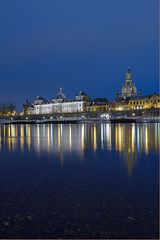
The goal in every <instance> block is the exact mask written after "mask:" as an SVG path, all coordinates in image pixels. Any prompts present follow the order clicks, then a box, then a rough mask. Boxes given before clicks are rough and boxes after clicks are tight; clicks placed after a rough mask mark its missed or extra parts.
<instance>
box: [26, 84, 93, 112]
mask: <svg viewBox="0 0 160 240" xmlns="http://www.w3.org/2000/svg"><path fill="white" fill-rule="evenodd" d="M89 100H90V98H89V97H88V96H87V94H86V93H84V92H82V91H81V92H80V94H79V95H77V96H76V98H75V99H74V100H69V99H67V98H66V95H65V94H64V92H63V89H62V88H60V91H59V92H58V94H57V96H56V97H55V98H53V99H52V101H51V102H48V101H47V100H45V99H44V98H42V97H37V98H36V99H35V100H34V101H33V102H26V104H24V112H25V113H27V114H52V113H78V112H84V111H85V108H86V105H87V102H88V101H89Z"/></svg>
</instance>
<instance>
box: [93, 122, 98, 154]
mask: <svg viewBox="0 0 160 240" xmlns="http://www.w3.org/2000/svg"><path fill="white" fill-rule="evenodd" d="M96 130H97V129H96V125H95V124H94V127H93V148H94V151H96V149H97V131H96Z"/></svg>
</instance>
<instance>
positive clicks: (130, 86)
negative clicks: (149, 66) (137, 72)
mask: <svg viewBox="0 0 160 240" xmlns="http://www.w3.org/2000/svg"><path fill="white" fill-rule="evenodd" d="M121 92H122V97H133V96H135V95H137V88H136V86H135V84H134V82H133V81H132V72H131V71H130V69H128V70H127V72H126V80H125V83H124V85H123V86H122V90H121Z"/></svg>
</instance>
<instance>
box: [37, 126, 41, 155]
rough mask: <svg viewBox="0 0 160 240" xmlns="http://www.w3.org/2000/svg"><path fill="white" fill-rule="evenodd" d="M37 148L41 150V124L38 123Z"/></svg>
mask: <svg viewBox="0 0 160 240" xmlns="http://www.w3.org/2000/svg"><path fill="white" fill-rule="evenodd" d="M37 150H38V152H40V125H39V124H37Z"/></svg>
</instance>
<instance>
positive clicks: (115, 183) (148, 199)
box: [0, 124, 160, 239]
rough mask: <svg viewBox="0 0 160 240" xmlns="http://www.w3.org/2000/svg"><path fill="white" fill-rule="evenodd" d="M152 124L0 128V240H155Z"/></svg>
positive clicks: (155, 134) (155, 137) (156, 129)
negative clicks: (38, 239) (56, 239)
mask: <svg viewBox="0 0 160 240" xmlns="http://www.w3.org/2000/svg"><path fill="white" fill-rule="evenodd" d="M159 136H160V125H158V124H143V125H141V124H115V125H111V124H97V125H96V124H90V125H87V124H86V125H85V124H79V125H78V124H77V125H65V124H58V125H47V124H46V125H19V126H16V125H8V126H1V127H0V238H3V239H6V238H16V239H17V238H18V239H20V238H90V239H93V238H96V239H100V238H101V239H103V238H114V239H118V238H121V239H122V238H123V239H124V238H134V239H136V238H138V239H142V238H146V239H151V238H153V239H156V238H157V239H158V168H159V164H158V158H159V155H158V150H159V149H158V147H159Z"/></svg>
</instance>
